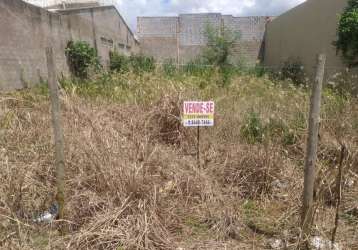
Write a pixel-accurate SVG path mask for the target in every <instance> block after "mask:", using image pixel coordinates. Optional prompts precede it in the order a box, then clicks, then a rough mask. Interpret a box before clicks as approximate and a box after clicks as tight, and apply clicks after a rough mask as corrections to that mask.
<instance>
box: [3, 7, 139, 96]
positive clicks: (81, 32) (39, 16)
mask: <svg viewBox="0 0 358 250" xmlns="http://www.w3.org/2000/svg"><path fill="white" fill-rule="evenodd" d="M109 24H110V25H109ZM0 33H1V34H2V35H1V36H2V38H1V39H0V91H7V90H13V89H21V88H24V87H31V86H33V85H34V84H37V83H39V82H40V80H41V79H46V78H47V66H46V60H45V48H46V47H47V46H49V45H50V44H51V45H52V47H53V49H54V56H55V63H56V67H57V73H58V74H59V75H61V74H62V75H68V74H69V71H68V67H67V63H66V57H65V54H64V50H65V48H66V45H67V42H68V41H69V40H72V39H73V40H85V41H88V42H89V43H90V44H91V45H93V46H95V47H97V49H98V53H99V55H100V56H101V59H102V62H103V63H104V64H107V63H108V57H109V51H110V50H113V49H118V50H123V52H124V53H130V52H133V53H135V52H138V51H139V44H138V42H136V40H135V38H134V35H133V33H132V32H131V31H130V29H129V28H128V26H127V25H126V23H125V22H124V20H123V18H122V17H121V16H120V15H119V13H118V12H117V10H116V9H115V8H114V7H111V6H110V7H96V8H86V9H81V10H69V11H63V12H62V11H61V12H59V13H52V12H48V11H46V10H45V9H42V8H39V7H35V6H33V5H30V4H27V3H25V2H23V1H20V0H1V1H0Z"/></svg>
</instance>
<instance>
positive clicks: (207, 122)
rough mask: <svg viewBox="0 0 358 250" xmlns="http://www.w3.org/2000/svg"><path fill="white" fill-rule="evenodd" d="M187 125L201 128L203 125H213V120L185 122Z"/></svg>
mask: <svg viewBox="0 0 358 250" xmlns="http://www.w3.org/2000/svg"><path fill="white" fill-rule="evenodd" d="M185 123H186V125H188V126H201V125H209V126H212V125H213V121H212V120H187V121H185Z"/></svg>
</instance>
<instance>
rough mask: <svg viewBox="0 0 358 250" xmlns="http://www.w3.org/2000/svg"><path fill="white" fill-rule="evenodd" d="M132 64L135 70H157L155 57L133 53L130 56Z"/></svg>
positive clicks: (137, 71)
mask: <svg viewBox="0 0 358 250" xmlns="http://www.w3.org/2000/svg"><path fill="white" fill-rule="evenodd" d="M129 61H130V65H131V67H132V69H133V71H134V72H136V73H141V72H153V71H154V70H155V61H154V58H153V57H147V56H144V55H132V56H130V57H129Z"/></svg>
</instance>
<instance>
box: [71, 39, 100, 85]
mask: <svg viewBox="0 0 358 250" xmlns="http://www.w3.org/2000/svg"><path fill="white" fill-rule="evenodd" d="M65 53H66V56H67V60H68V64H69V67H70V70H71V72H72V74H73V75H74V76H76V77H79V78H81V79H85V78H87V77H88V70H89V68H90V67H95V68H99V67H100V63H99V59H98V57H97V51H96V50H95V49H94V48H92V47H91V46H90V45H89V43H87V42H85V41H77V42H74V41H69V42H68V44H67V47H66V50H65Z"/></svg>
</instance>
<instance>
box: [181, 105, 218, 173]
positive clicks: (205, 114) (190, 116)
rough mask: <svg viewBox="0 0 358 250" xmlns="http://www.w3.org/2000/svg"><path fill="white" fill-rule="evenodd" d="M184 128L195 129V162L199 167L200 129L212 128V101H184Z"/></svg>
mask: <svg viewBox="0 0 358 250" xmlns="http://www.w3.org/2000/svg"><path fill="white" fill-rule="evenodd" d="M183 113H184V116H183V124H184V127H197V151H196V152H197V162H198V167H200V127H212V126H214V113H215V103H214V102H213V101H207V102H203V101H186V102H184V107H183Z"/></svg>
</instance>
